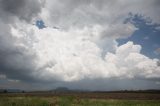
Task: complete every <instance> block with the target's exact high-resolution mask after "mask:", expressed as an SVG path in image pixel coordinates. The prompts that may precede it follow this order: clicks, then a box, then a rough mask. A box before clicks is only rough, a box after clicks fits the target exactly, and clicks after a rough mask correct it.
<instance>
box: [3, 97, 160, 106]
mask: <svg viewBox="0 0 160 106" xmlns="http://www.w3.org/2000/svg"><path fill="white" fill-rule="evenodd" d="M0 106H160V100H102V99H79V98H77V97H76V98H75V97H71V96H65V97H0Z"/></svg>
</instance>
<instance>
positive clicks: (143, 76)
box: [0, 0, 160, 90]
mask: <svg viewBox="0 0 160 106" xmlns="http://www.w3.org/2000/svg"><path fill="white" fill-rule="evenodd" d="M159 14H160V1H159V0H132V1H131V0H0V89H1V88H13V89H17V88H18V89H24V90H49V89H55V88H56V87H68V88H70V89H83V90H125V89H128V90H139V89H141V90H143V89H160V15H159Z"/></svg>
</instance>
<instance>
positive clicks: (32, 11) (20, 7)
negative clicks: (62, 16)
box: [0, 0, 42, 21]
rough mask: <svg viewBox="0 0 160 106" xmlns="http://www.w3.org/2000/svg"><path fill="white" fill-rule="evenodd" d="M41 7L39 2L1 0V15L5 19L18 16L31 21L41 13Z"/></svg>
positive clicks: (33, 0)
mask: <svg viewBox="0 0 160 106" xmlns="http://www.w3.org/2000/svg"><path fill="white" fill-rule="evenodd" d="M41 6H42V4H41V2H40V1H38V0H0V13H1V17H3V18H4V19H8V18H10V16H17V17H18V18H20V19H24V20H26V21H30V20H31V19H32V18H33V17H34V16H36V15H37V14H38V13H39V12H40V11H41Z"/></svg>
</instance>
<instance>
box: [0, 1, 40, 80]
mask: <svg viewBox="0 0 160 106" xmlns="http://www.w3.org/2000/svg"><path fill="white" fill-rule="evenodd" d="M41 8H42V3H41V2H40V0H0V74H4V75H6V77H7V78H9V79H15V80H24V81H33V80H35V79H34V77H32V74H33V73H32V71H33V69H34V68H35V67H34V60H33V59H34V58H36V57H35V56H34V53H32V52H31V53H29V52H30V51H29V50H28V49H26V47H23V46H20V45H17V42H18V40H17V38H16V37H14V36H13V35H12V31H11V27H12V25H13V26H14V24H17V23H18V22H17V20H16V19H19V20H25V21H27V22H29V21H31V20H32V19H33V18H34V17H37V15H38V13H39V12H40V11H41Z"/></svg>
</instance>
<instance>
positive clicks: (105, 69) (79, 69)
mask: <svg viewBox="0 0 160 106" xmlns="http://www.w3.org/2000/svg"><path fill="white" fill-rule="evenodd" d="M95 27H96V28H95ZM95 27H93V28H87V27H86V28H84V29H83V30H80V29H74V28H72V29H70V30H67V31H65V30H58V29H53V28H49V27H48V28H44V29H41V30H39V29H38V28H36V27H35V26H30V27H27V28H26V29H25V28H24V29H25V30H23V32H25V33H26V34H28V33H31V32H32V38H33V39H31V42H32V45H31V46H29V47H30V48H29V49H30V50H31V51H32V52H33V53H34V54H35V55H36V58H35V60H34V61H35V66H36V68H35V69H33V72H32V74H33V76H34V77H35V78H37V79H41V80H45V81H53V80H59V81H77V80H83V79H88V78H89V79H97V78H113V77H116V78H121V79H123V78H135V77H139V78H159V77H160V76H159V75H160V67H159V66H158V65H157V62H158V60H157V59H153V60H152V59H150V58H148V57H146V56H144V55H142V54H141V53H140V51H141V46H140V45H134V44H133V42H128V43H126V44H124V45H121V46H117V45H116V43H111V44H110V45H107V46H106V48H110V47H115V49H114V50H109V49H108V51H106V53H107V54H105V59H104V58H103V57H102V53H103V48H100V47H99V45H97V40H98V42H100V41H101V39H96V41H95V40H93V39H92V38H94V36H97V35H99V34H101V31H102V30H101V28H99V29H98V28H97V26H95ZM91 30H92V31H91ZM90 35H92V36H93V37H91V38H90ZM108 40H110V41H113V42H116V41H115V40H114V39H113V38H108ZM27 41H28V39H26V42H27ZM25 46H28V45H25Z"/></svg>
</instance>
